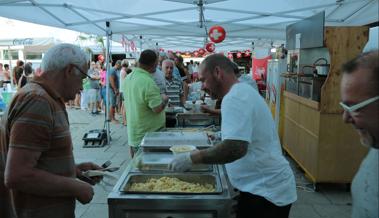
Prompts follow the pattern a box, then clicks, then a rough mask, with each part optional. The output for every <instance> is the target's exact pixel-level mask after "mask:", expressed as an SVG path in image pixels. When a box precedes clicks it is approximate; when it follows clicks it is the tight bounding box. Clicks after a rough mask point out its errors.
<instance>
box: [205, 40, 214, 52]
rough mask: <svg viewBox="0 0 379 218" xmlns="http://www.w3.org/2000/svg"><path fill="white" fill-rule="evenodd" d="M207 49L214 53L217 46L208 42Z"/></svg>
mask: <svg viewBox="0 0 379 218" xmlns="http://www.w3.org/2000/svg"><path fill="white" fill-rule="evenodd" d="M205 49H206V50H207V51H208V52H214V51H215V49H216V46H215V44H214V43H212V42H208V43H207V44H206V45H205Z"/></svg>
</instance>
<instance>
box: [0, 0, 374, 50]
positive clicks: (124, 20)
mask: <svg viewBox="0 0 379 218" xmlns="http://www.w3.org/2000/svg"><path fill="white" fill-rule="evenodd" d="M320 11H325V14H326V18H325V20H326V25H327V26H359V25H366V24H370V23H373V22H377V21H378V0H282V1H277V0H254V1H250V0H133V1H125V0H107V1H100V0H98V1H93V0H63V1H61V0H3V1H0V14H1V16H4V17H8V18H12V19H17V20H23V21H28V22H33V23H38V24H44V25H49V26H55V27H61V28H66V29H71V30H76V31H80V32H85V33H90V34H96V35H104V36H105V35H106V34H105V32H106V31H105V30H106V26H105V22H106V21H109V22H110V30H111V32H112V38H113V40H115V41H119V42H121V41H122V34H124V36H125V37H124V38H126V39H128V40H133V41H134V42H136V45H137V47H138V48H140V44H142V47H143V48H155V47H156V43H158V46H159V47H162V48H164V49H170V50H182V51H184V50H195V49H198V48H201V47H203V45H204V40H205V38H206V29H209V27H211V26H213V25H215V24H217V25H221V26H223V27H224V28H225V29H226V32H227V37H226V39H225V41H224V42H222V43H219V44H217V45H216V46H217V50H238V49H248V48H251V45H252V44H251V43H252V42H254V44H255V47H268V46H270V45H271V42H273V43H274V44H275V45H279V44H281V43H284V41H285V28H286V26H287V25H288V24H291V23H293V22H297V21H299V20H302V19H304V18H306V17H309V16H312V15H314V14H316V13H318V12H320ZM20 12H21V13H20ZM201 12H203V13H201ZM200 26H202V28H200ZM140 36H142V40H140ZM140 42H141V43H140Z"/></svg>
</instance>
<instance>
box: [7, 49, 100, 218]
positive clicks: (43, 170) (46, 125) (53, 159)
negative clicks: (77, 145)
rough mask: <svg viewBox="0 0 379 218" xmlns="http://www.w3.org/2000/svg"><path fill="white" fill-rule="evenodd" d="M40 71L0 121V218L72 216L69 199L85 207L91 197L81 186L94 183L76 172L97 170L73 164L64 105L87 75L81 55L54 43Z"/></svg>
mask: <svg viewBox="0 0 379 218" xmlns="http://www.w3.org/2000/svg"><path fill="white" fill-rule="evenodd" d="M41 67H42V72H43V73H42V74H41V76H39V77H36V78H35V79H34V80H31V81H30V82H29V83H27V84H26V85H25V86H24V87H23V88H22V89H20V90H19V91H18V92H17V94H16V95H15V96H14V98H13V100H12V102H11V103H10V105H9V108H8V111H7V112H6V114H5V115H4V117H3V125H1V131H0V133H1V134H0V140H1V141H0V142H1V143H0V181H1V182H0V217H11V218H13V217H17V218H48V217H49V218H51V217H54V218H73V217H75V213H74V212H75V200H78V201H79V202H81V203H83V204H85V203H88V202H90V201H91V199H92V197H93V195H94V191H93V188H92V186H91V185H90V184H89V183H87V182H91V183H92V184H94V183H95V182H94V181H92V180H90V179H89V178H86V177H84V176H83V175H82V172H83V171H85V170H90V169H100V167H99V166H97V165H95V164H93V163H82V164H79V165H75V163H74V157H73V153H72V150H73V144H72V139H71V134H70V127H69V122H68V116H67V112H66V109H65V104H64V102H67V101H69V100H73V99H74V98H75V95H76V93H78V92H79V90H80V89H81V87H82V80H83V78H84V77H88V75H87V74H85V73H84V72H87V69H88V66H87V59H86V55H85V53H84V52H83V51H82V50H81V49H80V48H79V47H77V46H74V45H71V44H59V45H56V46H54V47H52V48H50V49H49V50H48V51H47V52H46V54H45V56H44V57H43V60H42V63H41ZM57 81H59V82H57ZM85 179H89V180H86V181H87V182H84V181H82V180H85ZM97 179H99V178H97Z"/></svg>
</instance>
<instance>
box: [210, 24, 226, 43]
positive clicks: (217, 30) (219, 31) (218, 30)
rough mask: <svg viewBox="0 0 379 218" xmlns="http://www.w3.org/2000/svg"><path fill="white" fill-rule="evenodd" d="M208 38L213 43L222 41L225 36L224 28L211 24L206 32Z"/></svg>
mask: <svg viewBox="0 0 379 218" xmlns="http://www.w3.org/2000/svg"><path fill="white" fill-rule="evenodd" d="M208 36H209V39H210V40H211V41H212V42H214V43H220V42H222V41H224V39H225V37H226V32H225V29H224V28H223V27H222V26H212V27H211V28H210V29H209V32H208Z"/></svg>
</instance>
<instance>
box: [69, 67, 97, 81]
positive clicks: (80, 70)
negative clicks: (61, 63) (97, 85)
mask: <svg viewBox="0 0 379 218" xmlns="http://www.w3.org/2000/svg"><path fill="white" fill-rule="evenodd" d="M73 66H74V67H75V68H76V69H77V70H79V72H80V73H81V74H83V75H84V76H85V77H87V78H88V79H92V78H91V77H90V76H89V75H88V74H86V73H84V72H83V71H82V69H80V67H78V66H76V65H75V64H73Z"/></svg>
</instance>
